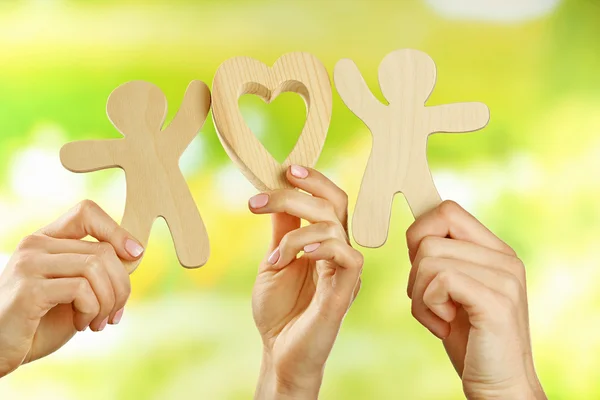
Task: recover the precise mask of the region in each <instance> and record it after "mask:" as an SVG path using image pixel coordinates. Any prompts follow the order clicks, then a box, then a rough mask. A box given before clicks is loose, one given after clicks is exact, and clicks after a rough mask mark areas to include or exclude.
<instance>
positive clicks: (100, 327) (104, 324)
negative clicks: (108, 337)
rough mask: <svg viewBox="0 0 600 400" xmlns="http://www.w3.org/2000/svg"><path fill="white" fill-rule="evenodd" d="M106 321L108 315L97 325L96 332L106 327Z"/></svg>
mask: <svg viewBox="0 0 600 400" xmlns="http://www.w3.org/2000/svg"><path fill="white" fill-rule="evenodd" d="M107 323H108V317H106V318H105V319H104V321H102V322H101V323H100V326H99V327H98V332H100V331H101V330H103V329H104V328H106V324H107Z"/></svg>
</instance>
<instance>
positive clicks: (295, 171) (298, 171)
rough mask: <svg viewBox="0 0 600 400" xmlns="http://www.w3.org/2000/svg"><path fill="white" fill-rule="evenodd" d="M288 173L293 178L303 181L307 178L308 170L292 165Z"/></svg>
mask: <svg viewBox="0 0 600 400" xmlns="http://www.w3.org/2000/svg"><path fill="white" fill-rule="evenodd" d="M290 172H291V173H292V175H293V176H295V177H296V178H300V179H304V178H306V177H307V176H308V170H307V169H306V168H304V167H301V166H299V165H292V167H291V168H290Z"/></svg>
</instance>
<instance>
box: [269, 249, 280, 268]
mask: <svg viewBox="0 0 600 400" xmlns="http://www.w3.org/2000/svg"><path fill="white" fill-rule="evenodd" d="M267 261H268V262H269V264H275V263H276V262H277V261H279V247H278V248H276V249H275V251H273V252H272V253H271V255H270V256H269V258H268V259H267Z"/></svg>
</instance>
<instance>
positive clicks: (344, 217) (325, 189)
mask: <svg viewBox="0 0 600 400" xmlns="http://www.w3.org/2000/svg"><path fill="white" fill-rule="evenodd" d="M286 177H287V179H288V181H290V183H291V184H293V185H294V186H296V187H297V188H299V189H302V190H304V191H305V192H308V193H310V194H312V195H313V196H315V197H319V198H321V199H324V200H327V201H329V202H330V203H331V204H332V205H333V208H334V210H335V214H336V216H337V218H338V220H339V221H340V222H341V224H342V226H343V227H344V229H348V195H347V194H346V192H344V191H343V190H342V189H340V188H339V187H338V186H337V185H336V184H335V183H333V182H332V181H331V180H330V179H329V178H327V177H326V176H325V175H323V174H322V173H320V172H319V171H317V170H315V169H312V168H306V167H302V166H300V165H292V166H290V167H289V168H288V169H287V172H286Z"/></svg>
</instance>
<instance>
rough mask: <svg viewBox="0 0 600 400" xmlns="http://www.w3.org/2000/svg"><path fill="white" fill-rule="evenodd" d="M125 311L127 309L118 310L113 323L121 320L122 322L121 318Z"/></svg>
mask: <svg viewBox="0 0 600 400" xmlns="http://www.w3.org/2000/svg"><path fill="white" fill-rule="evenodd" d="M123 311H125V309H124V308H121V309H120V310H119V311H117V312H116V313H115V316H114V317H113V320H112V324H111V325H117V324H118V323H119V322H121V318H123Z"/></svg>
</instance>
